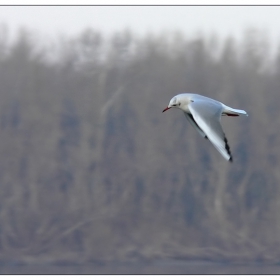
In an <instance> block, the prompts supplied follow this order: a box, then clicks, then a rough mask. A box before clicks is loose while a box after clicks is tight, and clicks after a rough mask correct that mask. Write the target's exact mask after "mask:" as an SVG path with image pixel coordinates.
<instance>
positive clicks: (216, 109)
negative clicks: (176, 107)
mask: <svg viewBox="0 0 280 280" xmlns="http://www.w3.org/2000/svg"><path fill="white" fill-rule="evenodd" d="M188 107H189V110H190V112H191V114H192V116H193V118H194V120H195V122H196V123H197V125H198V126H199V128H200V129H201V130H202V131H203V132H204V133H205V135H206V136H207V137H208V139H209V140H210V141H211V143H212V144H213V145H214V146H215V147H216V149H217V150H218V151H219V152H220V153H221V154H222V155H223V156H224V158H225V159H226V160H229V161H232V155H231V152H230V148H229V145H228V141H227V139H226V136H225V133H224V131H223V128H222V126H221V122H220V121H221V114H222V109H223V107H222V105H221V104H219V103H215V102H209V101H208V100H205V101H204V100H197V101H194V102H191V103H190V104H189V106H188Z"/></svg>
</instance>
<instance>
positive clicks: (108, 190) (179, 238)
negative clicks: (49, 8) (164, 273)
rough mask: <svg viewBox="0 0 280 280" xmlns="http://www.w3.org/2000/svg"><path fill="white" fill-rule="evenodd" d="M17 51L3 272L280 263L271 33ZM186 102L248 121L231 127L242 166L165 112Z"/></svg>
mask: <svg viewBox="0 0 280 280" xmlns="http://www.w3.org/2000/svg"><path fill="white" fill-rule="evenodd" d="M7 38H8V34H7V32H6V31H5V29H3V28H2V29H0V98H1V102H0V135H1V141H0V259H1V260H8V259H19V260H24V261H26V262H28V261H30V262H31V261H35V260H37V261H42V262H43V261H53V260H71V261H76V262H83V261H92V260H139V259H143V258H144V259H154V258H197V259H199V258H203V259H212V260H215V259H220V260H221V259H226V260H243V259H246V260H266V261H267V260H269V261H275V262H277V261H279V258H280V249H279V248H280V215H279V213H280V191H279V182H280V173H279V166H278V164H279V160H280V149H279V144H280V133H279V124H280V114H279V105H280V94H279V89H280V52H279V53H278V52H277V51H276V52H275V54H273V55H271V53H270V45H269V41H268V40H267V38H266V37H265V36H264V34H261V33H260V32H258V31H255V30H248V31H246V32H244V38H243V40H242V42H238V41H237V40H236V39H234V38H231V37H229V38H228V39H225V40H222V41H221V40H220V39H218V38H217V37H215V36H212V37H209V38H206V37H205V36H203V35H201V36H197V37H195V38H194V37H192V38H187V37H186V36H185V35H183V34H180V33H179V32H178V33H169V34H158V35H155V34H153V35H147V36H144V37H137V36H136V35H134V34H133V33H132V32H130V31H128V30H125V31H123V32H120V33H116V34H115V35H113V36H111V37H110V38H105V37H104V36H103V35H102V34H101V33H99V32H98V31H96V30H92V29H87V30H84V31H83V32H81V33H80V34H78V35H77V36H76V37H73V38H63V39H61V40H58V41H57V42H56V43H57V44H56V47H55V48H52V47H50V46H48V45H47V43H46V44H45V45H44V44H43V47H42V46H41V47H39V46H38V42H37V40H36V36H33V34H31V33H30V32H29V31H28V30H21V31H20V32H19V33H18V36H17V38H16V40H15V41H14V42H12V43H9V44H8V43H7V42H8V39H7ZM54 45H55V44H54ZM181 92H196V93H200V94H203V95H207V96H209V97H212V98H215V99H218V100H220V101H221V102H223V103H225V104H227V105H229V106H231V107H234V108H240V109H244V110H246V111H247V112H248V113H249V117H248V118H242V117H240V118H223V120H222V122H223V126H224V128H225V132H226V134H227V137H228V140H229V144H230V147H231V150H232V153H233V157H234V158H233V159H234V162H233V164H230V163H228V162H226V161H225V160H224V159H223V158H222V157H221V155H220V154H219V153H218V152H217V151H216V150H215V149H214V148H213V146H212V145H211V144H210V142H209V141H205V139H203V138H202V137H201V136H200V135H199V134H198V133H197V132H196V131H195V130H194V129H193V128H192V127H191V126H190V125H189V123H187V121H186V119H185V117H184V116H183V114H182V113H181V112H180V111H178V110H171V111H168V112H167V113H165V114H162V113H161V112H162V109H163V108H165V107H166V105H167V104H168V102H169V100H170V98H171V97H173V96H174V95H176V94H177V93H181Z"/></svg>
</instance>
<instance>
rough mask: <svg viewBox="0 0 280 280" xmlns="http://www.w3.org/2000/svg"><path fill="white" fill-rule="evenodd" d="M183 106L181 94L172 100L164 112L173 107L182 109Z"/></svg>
mask: <svg viewBox="0 0 280 280" xmlns="http://www.w3.org/2000/svg"><path fill="white" fill-rule="evenodd" d="M181 106H182V100H181V98H180V96H177V95H176V96H174V97H173V98H172V99H171V100H170V102H169V105H168V106H167V107H166V108H165V109H164V110H163V111H162V112H165V111H167V110H169V109H171V108H177V109H182V107H181Z"/></svg>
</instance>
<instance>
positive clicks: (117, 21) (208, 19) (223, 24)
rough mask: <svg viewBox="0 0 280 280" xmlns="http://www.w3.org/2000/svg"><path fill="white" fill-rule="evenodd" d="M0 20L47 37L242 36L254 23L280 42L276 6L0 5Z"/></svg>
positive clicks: (12, 28)
mask: <svg viewBox="0 0 280 280" xmlns="http://www.w3.org/2000/svg"><path fill="white" fill-rule="evenodd" d="M0 23H5V24H7V26H8V29H9V31H10V32H11V34H14V32H15V30H18V29H19V27H22V26H25V27H27V28H29V29H30V30H33V31H36V32H38V33H40V34H41V35H46V36H47V37H48V36H51V37H54V36H56V35H57V34H65V35H76V34H78V33H79V32H81V31H83V30H84V29H85V28H87V27H90V28H95V29H97V30H99V31H102V32H104V33H106V34H112V33H114V32H117V31H122V30H123V29H125V28H129V29H131V30H132V31H134V32H136V33H138V34H140V35H144V34H145V33H147V32H154V33H158V32H162V31H172V30H180V31H182V32H183V33H185V34H186V35H190V36H192V35H194V34H197V32H203V33H204V34H206V35H207V34H211V33H216V34H217V35H220V36H222V37H225V36H229V35H231V36H234V37H241V35H242V34H244V32H243V31H244V30H245V29H246V28H252V27H253V28H257V29H259V30H261V31H264V32H266V33H267V35H268V38H269V39H271V40H272V41H274V42H276V41H277V42H279V41H280V6H0Z"/></svg>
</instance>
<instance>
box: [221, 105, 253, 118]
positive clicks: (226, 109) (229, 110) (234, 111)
mask: <svg viewBox="0 0 280 280" xmlns="http://www.w3.org/2000/svg"><path fill="white" fill-rule="evenodd" d="M222 115H223V116H231V117H238V116H240V115H245V116H248V113H247V112H246V111H244V110H241V109H233V108H231V107H228V106H226V105H224V110H223V113H222Z"/></svg>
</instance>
